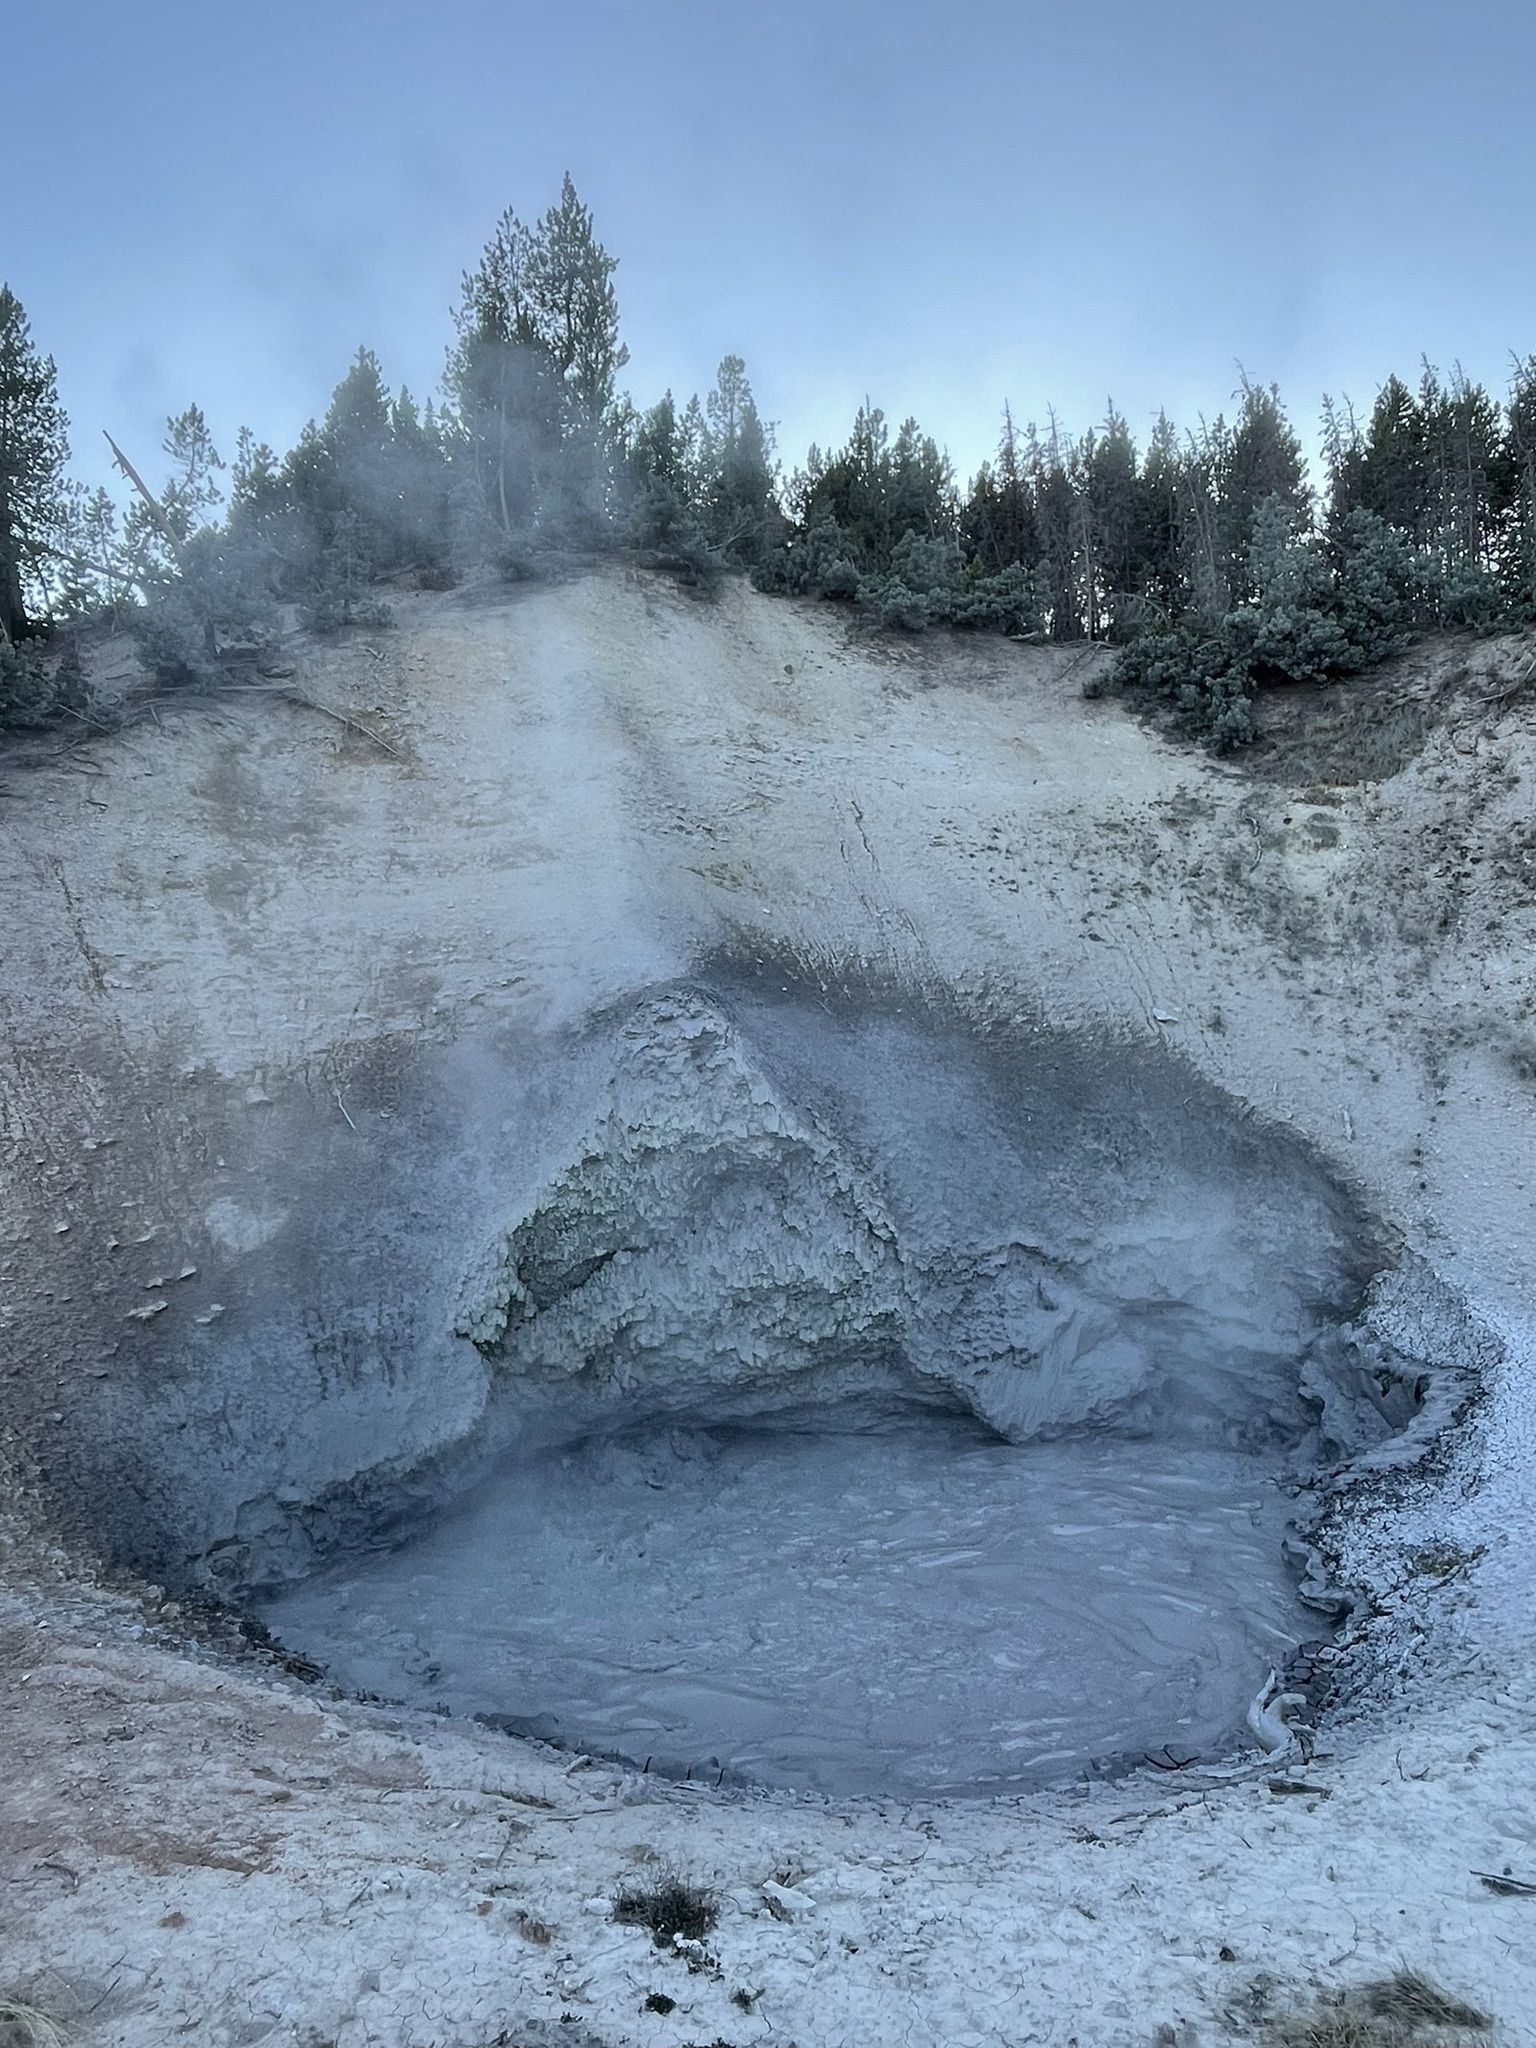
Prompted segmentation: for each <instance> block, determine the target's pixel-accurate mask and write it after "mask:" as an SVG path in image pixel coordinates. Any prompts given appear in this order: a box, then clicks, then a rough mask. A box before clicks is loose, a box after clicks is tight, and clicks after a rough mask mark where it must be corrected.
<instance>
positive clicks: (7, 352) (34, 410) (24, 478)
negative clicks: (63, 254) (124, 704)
mask: <svg viewBox="0 0 1536 2048" xmlns="http://www.w3.org/2000/svg"><path fill="white" fill-rule="evenodd" d="M68 429H69V422H68V420H67V419H66V418H65V416H64V408H63V407H62V406H61V405H60V403H59V389H58V374H57V372H56V370H55V368H54V363H53V358H52V357H51V356H44V355H40V354H39V353H38V351H37V349H36V347H35V346H34V345H33V341H32V333H31V329H30V328H29V326H28V324H27V316H26V314H25V313H24V312H23V311H22V307H21V301H20V300H19V299H18V298H17V297H16V296H15V294H14V293H13V292H12V291H11V289H10V287H9V286H8V285H0V640H19V639H21V638H23V637H24V636H25V635H26V634H27V633H29V632H30V631H31V629H32V621H31V618H30V616H29V610H28V607H29V603H30V602H31V601H32V600H35V599H36V598H38V597H39V596H40V594H41V590H42V587H43V582H44V578H45V576H46V575H47V572H48V564H49V562H50V561H51V560H52V558H53V555H54V552H55V550H56V548H57V546H58V543H59V540H60V527H61V523H62V521H63V518H64V511H65V499H64V489H63V481H64V465H65V463H66V462H67V461H68V459H69V439H68Z"/></svg>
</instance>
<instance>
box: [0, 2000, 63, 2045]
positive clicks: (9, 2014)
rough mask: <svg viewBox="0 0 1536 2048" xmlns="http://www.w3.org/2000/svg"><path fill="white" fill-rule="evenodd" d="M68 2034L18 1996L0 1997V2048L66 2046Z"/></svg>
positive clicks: (56, 2022) (54, 2021) (55, 2021)
mask: <svg viewBox="0 0 1536 2048" xmlns="http://www.w3.org/2000/svg"><path fill="white" fill-rule="evenodd" d="M68 2040H69V2036H68V2035H67V2034H66V2033H65V2031H64V2029H63V2028H62V2027H61V2026H60V2025H59V2023H58V2021H57V2020H55V2019H50V2018H49V2017H48V2015H47V2013H45V2012H41V2011H40V2010H39V2009H38V2008H37V2006H35V2005H26V2004H24V2003H23V2002H22V2000H21V1999H19V1998H0V2048H66V2043H67V2042H68Z"/></svg>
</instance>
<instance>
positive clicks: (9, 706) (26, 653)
mask: <svg viewBox="0 0 1536 2048" xmlns="http://www.w3.org/2000/svg"><path fill="white" fill-rule="evenodd" d="M58 709H59V693H58V690H57V688H56V686H55V680H54V664H53V663H52V662H51V661H50V660H49V658H48V654H47V652H46V650H45V649H44V647H43V646H42V645H41V643H40V642H38V641H34V640H23V641H17V642H13V641H10V640H6V639H4V638H0V732H5V731H8V730H11V729H13V728H17V727H27V726H37V725H46V724H47V723H48V720H49V719H50V718H51V717H52V716H53V715H54V713H55V711H57V710H58Z"/></svg>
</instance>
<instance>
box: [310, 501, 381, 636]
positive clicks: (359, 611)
mask: <svg viewBox="0 0 1536 2048" xmlns="http://www.w3.org/2000/svg"><path fill="white" fill-rule="evenodd" d="M371 540H372V535H371V533H370V531H369V529H368V527H367V526H366V525H365V523H364V521H363V520H362V518H361V517H360V515H359V514H358V513H357V512H355V511H352V510H350V509H349V510H347V511H344V512H341V513H339V514H338V515H337V517H336V518H335V520H334V521H333V522H332V526H331V532H330V538H329V540H328V542H327V545H326V548H325V552H324V554H323V555H322V557H321V559H320V563H319V565H318V568H317V571H316V573H315V576H314V580H313V583H312V586H311V589H310V593H309V596H308V597H307V598H306V599H305V601H304V603H303V604H301V605H300V607H299V623H300V625H301V626H303V627H304V628H305V629H306V630H307V631H309V632H311V633H339V632H342V631H344V630H345V628H346V627H348V626H376V627H377V626H392V625H393V624H394V622H395V620H394V613H393V612H392V611H391V610H390V608H389V606H388V605H387V604H385V603H384V602H383V601H382V600H381V599H380V598H379V597H378V596H377V595H376V594H375V591H374V587H373V586H374V582H375V560H374V557H373V554H372V552H371V546H370V543H371Z"/></svg>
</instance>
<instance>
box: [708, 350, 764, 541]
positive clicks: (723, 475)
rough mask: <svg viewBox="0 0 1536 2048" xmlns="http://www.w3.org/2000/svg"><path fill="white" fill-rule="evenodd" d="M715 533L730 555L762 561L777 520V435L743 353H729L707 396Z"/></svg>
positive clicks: (711, 521)
mask: <svg viewBox="0 0 1536 2048" xmlns="http://www.w3.org/2000/svg"><path fill="white" fill-rule="evenodd" d="M705 418H706V420H707V423H708V424H707V431H706V435H705V444H706V446H707V452H708V463H709V470H710V476H709V482H708V485H707V496H708V501H709V502H708V516H709V526H710V537H711V539H712V541H713V543H714V545H715V546H716V547H717V548H719V549H720V551H721V552H722V553H723V554H724V555H725V557H726V559H727V560H729V561H733V562H738V563H741V564H744V565H746V566H748V567H750V566H752V565H753V564H755V563H756V562H758V561H759V560H760V559H761V557H762V554H763V550H764V548H765V546H767V545H768V544H769V543H770V540H771V537H772V534H773V531H774V529H775V526H776V512H777V508H776V506H775V504H774V461H773V437H772V435H771V433H770V432H769V430H768V429H767V428H766V427H765V426H764V425H763V422H762V420H761V418H760V417H759V415H758V410H757V405H756V402H755V400H754V399H753V396H752V386H751V385H750V384H749V383H748V381H747V366H746V364H745V363H744V362H743V361H742V359H741V357H740V356H726V357H724V358H723V359H722V361H721V364H720V367H719V369H718V370H717V371H716V372H715V383H714V388H713V390H712V391H711V392H710V394H709V397H708V399H707V400H706V402H705Z"/></svg>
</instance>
